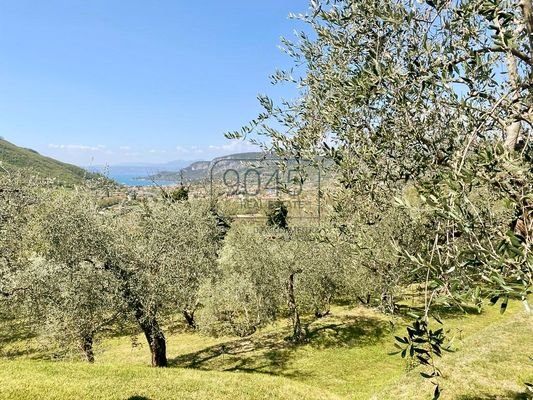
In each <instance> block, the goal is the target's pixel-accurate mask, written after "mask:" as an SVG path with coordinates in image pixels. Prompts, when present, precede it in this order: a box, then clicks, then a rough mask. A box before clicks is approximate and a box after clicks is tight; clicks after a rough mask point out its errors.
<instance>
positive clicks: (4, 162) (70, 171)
mask: <svg viewBox="0 0 533 400" xmlns="http://www.w3.org/2000/svg"><path fill="white" fill-rule="evenodd" d="M0 166H1V167H3V168H2V169H6V170H7V171H10V172H11V171H16V170H21V169H25V170H31V171H33V172H35V173H36V174H38V175H40V176H44V177H47V178H56V179H57V181H58V183H60V184H64V185H73V184H77V183H81V182H83V181H84V180H85V179H87V178H90V177H94V176H95V175H94V174H91V173H89V172H87V171H86V170H84V169H83V168H80V167H77V166H75V165H72V164H67V163H63V162H61V161H57V160H54V159H53V158H50V157H45V156H42V155H41V154H39V153H38V152H36V151H35V150H32V149H26V148H23V147H19V146H16V145H14V144H13V143H10V142H8V141H7V140H5V139H2V138H0Z"/></svg>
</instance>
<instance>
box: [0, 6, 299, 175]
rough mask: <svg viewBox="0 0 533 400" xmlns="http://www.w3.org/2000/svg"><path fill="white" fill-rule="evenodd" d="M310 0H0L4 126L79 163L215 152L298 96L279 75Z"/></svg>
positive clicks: (20, 141)
mask: <svg viewBox="0 0 533 400" xmlns="http://www.w3.org/2000/svg"><path fill="white" fill-rule="evenodd" d="M307 7H308V2H307V0H290V1H286V0H262V1H257V0H225V1H220V0H218V1H215V0H207V1H201V2H192V1H182V0H156V1H146V0H83V1H82V0H47V1H42V0H16V1H14V0H0V136H3V137H5V138H6V139H7V140H9V141H11V142H13V143H15V144H17V145H21V146H25V147H31V148H34V149H35V150H37V151H39V152H41V153H42V154H45V155H49V156H52V157H54V158H57V159H60V160H63V161H67V162H72V163H75V164H78V165H90V164H103V163H108V164H116V163H123V162H134V161H142V162H166V161H171V160H177V159H185V160H192V159H208V158H211V157H213V156H216V155H220V154H227V153H231V152H237V151H241V150H248V149H249V148H248V146H247V145H243V144H239V143H228V142H227V141H226V140H225V139H224V137H223V133H224V132H226V131H228V130H234V129H239V128H240V126H242V125H243V124H245V123H247V122H248V121H249V120H250V119H251V118H253V117H255V115H256V114H257V112H258V111H259V106H258V104H257V101H256V96H257V94H258V93H267V94H271V95H274V96H276V97H277V96H282V97H294V96H295V95H296V93H295V92H294V89H293V88H290V87H286V88H283V87H282V88H275V87H272V86H271V84H270V79H269V75H270V74H272V73H273V72H274V71H275V70H276V69H277V68H285V67H287V66H290V65H291V61H290V59H289V58H288V57H287V56H286V55H285V54H283V52H281V51H280V50H279V48H278V45H279V42H280V41H279V38H280V36H286V37H289V38H291V37H293V34H292V32H293V30H294V29H301V28H302V25H301V23H299V22H297V21H294V20H289V19H288V18H287V16H288V14H289V12H296V13H298V12H305V11H306V10H307Z"/></svg>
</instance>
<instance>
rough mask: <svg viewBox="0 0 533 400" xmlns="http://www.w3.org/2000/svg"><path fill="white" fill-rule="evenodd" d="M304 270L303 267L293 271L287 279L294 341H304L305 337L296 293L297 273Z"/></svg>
mask: <svg viewBox="0 0 533 400" xmlns="http://www.w3.org/2000/svg"><path fill="white" fill-rule="evenodd" d="M300 272H302V270H301V269H299V270H297V271H295V272H293V273H291V274H290V275H289V279H288V280H287V306H288V308H289V317H290V319H291V323H292V337H291V340H292V341H293V342H297V343H298V342H302V341H303V340H304V338H305V334H304V331H303V329H302V323H301V321H300V313H299V312H298V304H297V303H296V295H295V293H294V277H295V275H296V274H297V273H300Z"/></svg>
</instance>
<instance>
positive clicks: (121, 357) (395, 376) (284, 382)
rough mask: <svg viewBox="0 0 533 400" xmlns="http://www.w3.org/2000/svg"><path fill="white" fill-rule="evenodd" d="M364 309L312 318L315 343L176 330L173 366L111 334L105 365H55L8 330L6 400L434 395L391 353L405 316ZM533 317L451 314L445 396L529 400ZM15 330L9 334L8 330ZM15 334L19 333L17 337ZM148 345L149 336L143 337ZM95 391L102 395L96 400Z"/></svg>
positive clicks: (31, 341) (514, 306)
mask: <svg viewBox="0 0 533 400" xmlns="http://www.w3.org/2000/svg"><path fill="white" fill-rule="evenodd" d="M394 322H395V328H394V329H392V330H391V324H390V323H389V320H388V318H387V317H385V316H383V314H380V313H378V312H376V311H375V310H372V309H366V308H363V307H357V308H348V307H338V306H337V307H334V308H333V310H332V315H330V316H328V317H326V318H323V319H319V320H309V321H306V323H307V324H308V325H307V328H308V329H309V330H310V333H311V341H310V342H309V343H307V344H304V345H300V346H296V345H292V344H290V343H289V342H287V341H286V340H285V339H284V338H285V337H286V335H287V334H288V327H287V325H286V324H285V323H283V322H280V323H278V324H275V325H272V326H269V327H266V328H264V329H262V330H260V331H259V332H257V333H255V334H254V335H252V336H250V337H247V338H237V337H221V338H209V337H205V336H202V335H198V334H194V333H192V332H190V331H188V330H187V329H185V328H184V327H175V332H174V333H173V334H170V335H169V337H168V341H169V343H168V344H169V353H170V355H171V358H172V361H171V366H170V368H166V369H155V368H150V367H148V364H149V360H148V358H147V353H146V349H142V348H139V347H133V346H132V338H131V337H129V336H117V337H114V338H111V339H106V340H103V341H102V343H101V344H100V345H99V347H98V350H97V361H96V363H95V364H94V365H87V364H84V363H82V362H78V361H75V360H72V361H71V362H67V361H63V362H57V361H53V360H54V356H53V352H52V353H46V351H45V352H43V348H42V346H40V345H39V342H38V340H37V339H35V338H33V337H32V336H31V335H28V334H27V333H24V332H22V331H20V327H19V328H13V327H12V326H10V324H9V323H6V324H5V325H3V326H0V338H8V337H10V336H12V339H8V340H7V343H6V341H5V339H4V343H2V344H3V346H2V347H1V348H0V349H1V350H2V351H1V357H0V367H1V369H0V398H2V399H6V400H24V399H33V398H39V399H50V400H52V399H54V400H61V399H74V398H75V399H94V398H98V399H102V400H103V399H106V400H107V399H109V400H113V399H116V400H126V399H130V400H133V399H145V400H148V399H150V400H156V399H191V400H192V399H195V400H202V399H231V400H238V399H243V400H244V399H272V400H273V399H295V400H296V399H343V400H344V399H346V400H348V399H361V400H363V399H375V400H386V399H391V400H392V399H395V400H396V399H410V400H411V399H420V400H423V399H429V398H431V393H432V384H431V382H428V381H427V380H425V379H423V378H422V377H421V376H420V372H421V370H420V369H414V370H410V368H409V367H408V364H407V363H406V361H405V360H403V359H401V358H400V357H399V356H391V355H389V353H390V352H391V351H393V349H394V347H393V343H394V338H393V335H395V334H402V332H404V329H405V328H404V327H403V324H404V323H405V320H404V319H403V318H402V317H401V316H399V317H396V318H395V319H394ZM532 323H533V320H532V319H531V317H530V316H528V315H527V314H526V313H525V312H524V311H523V308H522V307H521V304H520V303H518V302H511V304H510V306H509V309H508V311H507V312H506V313H505V314H503V315H501V314H500V313H499V311H498V309H497V308H495V307H487V308H486V309H485V311H484V312H483V313H482V314H480V315H478V314H475V313H474V314H462V313H451V314H449V315H448V316H447V318H446V321H445V326H446V329H447V330H448V329H449V330H450V335H453V336H454V337H455V341H454V345H453V347H454V349H455V350H456V351H455V352H453V353H445V355H444V356H443V358H442V359H439V360H438V364H439V367H440V368H441V369H442V371H443V372H444V373H445V377H444V378H442V379H441V385H442V387H443V394H442V399H448V400H452V399H463V400H466V399H480V400H481V399H486V400H488V399H494V400H496V399H528V398H529V397H528V394H527V393H526V387H525V384H524V382H530V381H531V379H532V378H533V370H532V367H531V361H530V359H529V356H530V351H528V350H527V351H524V349H531V348H532V347H531V344H532V338H531V329H532ZM7 332H9V333H8V334H6V333H7ZM13 332H17V335H16V336H13ZM137 340H138V342H139V343H140V342H141V341H142V338H141V337H140V336H139V337H138V338H137ZM95 393H98V395H97V396H95Z"/></svg>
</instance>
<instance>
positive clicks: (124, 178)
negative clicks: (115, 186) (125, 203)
mask: <svg viewBox="0 0 533 400" xmlns="http://www.w3.org/2000/svg"><path fill="white" fill-rule="evenodd" d="M137 177H138V175H125V174H112V173H110V174H109V178H111V179H113V180H114V181H117V182H118V183H120V184H122V185H125V186H155V185H156V184H157V185H172V184H175V183H176V182H175V181H156V184H154V182H152V181H151V180H149V179H146V180H142V179H136V178H137Z"/></svg>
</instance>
